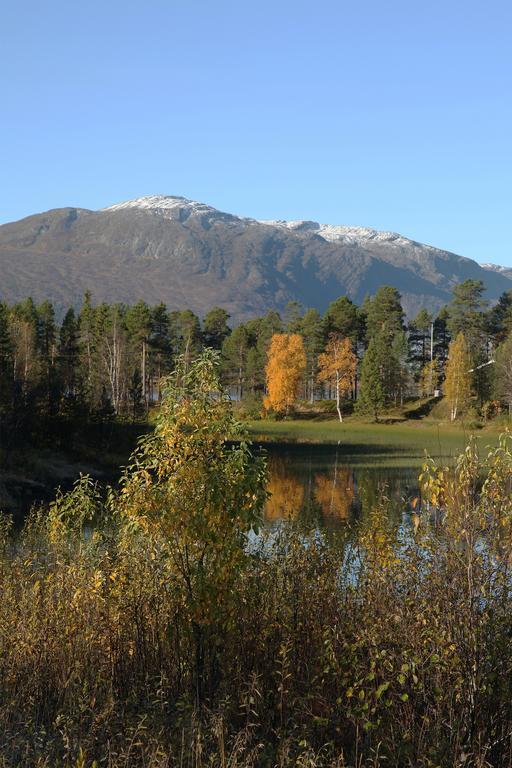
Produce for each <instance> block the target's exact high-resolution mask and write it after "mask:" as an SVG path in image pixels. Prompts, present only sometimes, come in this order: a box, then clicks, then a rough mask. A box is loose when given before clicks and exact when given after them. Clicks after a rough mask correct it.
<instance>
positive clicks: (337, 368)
mask: <svg viewBox="0 0 512 768" xmlns="http://www.w3.org/2000/svg"><path fill="white" fill-rule="evenodd" d="M356 366H357V358H356V356H355V354H354V351H353V349H352V343H351V341H350V339H347V338H344V337H343V336H341V335H340V334H338V333H331V334H329V340H328V342H327V346H326V347H325V351H324V352H322V354H321V355H319V356H318V376H317V378H318V381H322V382H326V383H327V384H329V385H330V386H331V387H333V388H334V392H335V396H336V410H337V411H338V416H339V419H340V421H343V417H342V415H341V408H340V400H341V397H342V395H344V394H346V393H347V392H350V391H351V389H352V387H353V386H354V381H355V376H356Z"/></svg>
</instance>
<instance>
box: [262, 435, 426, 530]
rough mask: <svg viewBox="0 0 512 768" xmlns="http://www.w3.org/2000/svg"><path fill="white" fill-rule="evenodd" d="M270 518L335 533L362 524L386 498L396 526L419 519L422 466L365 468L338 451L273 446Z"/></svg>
mask: <svg viewBox="0 0 512 768" xmlns="http://www.w3.org/2000/svg"><path fill="white" fill-rule="evenodd" d="M266 451H267V458H268V468H269V482H268V486H267V489H268V491H269V493H270V494H271V495H270V497H269V499H268V501H267V504H266V508H265V519H266V520H267V521H268V522H269V523H270V524H271V523H274V522H277V521H285V520H288V521H290V520H295V521H300V522H302V523H304V524H306V525H307V526H310V527H311V528H315V527H316V528H325V529H336V528H340V527H342V526H343V525H345V524H346V523H347V522H352V521H354V520H356V519H360V518H361V517H363V516H364V515H366V514H367V513H368V511H369V510H370V509H371V508H372V507H373V506H375V504H377V503H378V502H379V501H382V500H383V498H384V497H386V498H387V499H389V502H390V503H389V509H390V514H393V515H395V516H396V519H397V521H398V520H400V519H402V516H403V515H404V513H406V514H407V515H409V514H411V513H412V514H414V513H413V510H412V508H411V507H410V499H411V498H413V497H414V496H416V495H418V471H419V470H418V467H417V466H410V467H404V466H400V467H392V466H386V465H382V464H379V463H373V464H372V463H368V462H365V463H362V462H361V460H360V458H359V457H350V456H348V455H344V454H342V453H341V452H340V451H339V450H338V449H337V447H336V446H282V445H280V446H276V445H273V446H269V447H267V448H266Z"/></svg>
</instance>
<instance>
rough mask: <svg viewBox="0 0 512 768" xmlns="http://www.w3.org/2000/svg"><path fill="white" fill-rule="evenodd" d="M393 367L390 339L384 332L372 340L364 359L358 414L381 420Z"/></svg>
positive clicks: (357, 407) (357, 405) (357, 406)
mask: <svg viewBox="0 0 512 768" xmlns="http://www.w3.org/2000/svg"><path fill="white" fill-rule="evenodd" d="M391 367H392V360H391V350H390V344H389V338H388V336H387V333H386V332H385V330H384V332H382V333H380V334H377V335H376V336H374V337H373V338H372V339H371V340H370V343H369V344H368V348H367V350H366V352H365V355H364V357H363V362H362V364H361V377H360V381H359V396H358V399H357V403H356V410H357V412H358V413H361V414H371V415H372V416H373V417H374V419H375V421H378V420H379V414H380V413H381V412H382V411H383V409H384V408H385V406H386V401H387V384H388V380H389V376H390V368H391Z"/></svg>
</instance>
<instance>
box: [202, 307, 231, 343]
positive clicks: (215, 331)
mask: <svg viewBox="0 0 512 768" xmlns="http://www.w3.org/2000/svg"><path fill="white" fill-rule="evenodd" d="M228 320H229V314H228V313H227V312H226V310H225V309H222V308H221V307H213V309H210V311H209V312H208V313H207V314H206V315H205V317H204V320H203V340H204V344H205V346H207V347H211V349H217V350H220V349H222V344H223V342H224V339H225V338H226V336H229V334H230V333H231V329H230V327H229V326H228Z"/></svg>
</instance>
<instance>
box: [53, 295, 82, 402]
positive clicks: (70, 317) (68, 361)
mask: <svg viewBox="0 0 512 768" xmlns="http://www.w3.org/2000/svg"><path fill="white" fill-rule="evenodd" d="M57 359H58V373H59V388H60V391H61V392H62V393H63V394H64V396H65V397H73V396H75V395H76V394H77V390H78V387H79V338H78V320H77V318H76V315H75V310H74V309H73V308H72V307H71V308H70V309H68V311H67V312H66V314H65V315H64V319H63V321H62V325H61V327H60V332H59V345H58V352H57Z"/></svg>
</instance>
